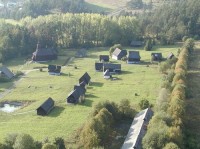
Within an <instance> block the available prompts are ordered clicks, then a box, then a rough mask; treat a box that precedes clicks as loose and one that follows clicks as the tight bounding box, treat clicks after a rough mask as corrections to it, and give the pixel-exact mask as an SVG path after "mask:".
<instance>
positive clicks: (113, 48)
mask: <svg viewBox="0 0 200 149" xmlns="http://www.w3.org/2000/svg"><path fill="white" fill-rule="evenodd" d="M116 48H119V49H122V45H121V44H115V45H114V46H112V47H110V49H109V53H110V56H111V55H112V53H113V52H114V51H115V49H116Z"/></svg>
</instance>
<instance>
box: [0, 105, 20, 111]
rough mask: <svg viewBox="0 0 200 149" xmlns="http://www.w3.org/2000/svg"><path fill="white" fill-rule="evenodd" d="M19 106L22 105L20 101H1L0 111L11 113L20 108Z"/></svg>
mask: <svg viewBox="0 0 200 149" xmlns="http://www.w3.org/2000/svg"><path fill="white" fill-rule="evenodd" d="M21 107H22V104H21V103H1V104H0V111H3V112H6V113H11V112H14V111H16V110H18V109H20V108H21Z"/></svg>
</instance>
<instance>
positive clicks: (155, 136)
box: [142, 122, 169, 149]
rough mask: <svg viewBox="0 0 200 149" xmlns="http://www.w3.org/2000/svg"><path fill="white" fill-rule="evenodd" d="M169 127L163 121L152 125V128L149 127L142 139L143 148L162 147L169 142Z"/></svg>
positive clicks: (158, 148) (154, 148)
mask: <svg viewBox="0 0 200 149" xmlns="http://www.w3.org/2000/svg"><path fill="white" fill-rule="evenodd" d="M167 131H168V127H167V126H166V124H165V123H163V122H158V123H157V124H156V125H154V126H152V127H151V129H149V127H148V131H147V133H146V135H145V136H144V138H143V140H142V144H143V148H145V149H150V148H151V149H161V148H163V147H164V146H165V144H166V143H167V142H168V140H169V139H168V134H167Z"/></svg>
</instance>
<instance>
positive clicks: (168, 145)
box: [163, 142, 180, 149]
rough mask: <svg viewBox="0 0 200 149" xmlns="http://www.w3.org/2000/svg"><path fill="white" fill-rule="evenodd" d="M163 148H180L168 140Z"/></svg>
mask: <svg viewBox="0 0 200 149" xmlns="http://www.w3.org/2000/svg"><path fill="white" fill-rule="evenodd" d="M163 149H180V148H179V147H178V145H176V144H175V143H173V142H169V143H167V144H166V145H165V147H164V148H163Z"/></svg>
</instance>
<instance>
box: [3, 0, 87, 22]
mask: <svg viewBox="0 0 200 149" xmlns="http://www.w3.org/2000/svg"><path fill="white" fill-rule="evenodd" d="M6 3H7V2H6V1H5V2H4V5H6ZM67 12H70V13H82V12H90V9H89V8H88V6H87V4H86V3H85V1H84V0H57V1H55V0H27V1H23V2H22V4H21V5H16V6H13V7H11V8H9V7H6V6H5V7H3V8H1V9H0V17H1V18H12V19H21V18H24V17H27V16H31V17H34V18H35V17H38V16H40V15H48V14H52V13H67Z"/></svg>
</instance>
